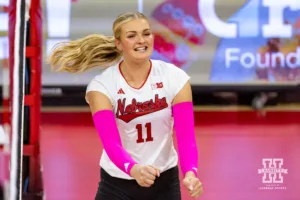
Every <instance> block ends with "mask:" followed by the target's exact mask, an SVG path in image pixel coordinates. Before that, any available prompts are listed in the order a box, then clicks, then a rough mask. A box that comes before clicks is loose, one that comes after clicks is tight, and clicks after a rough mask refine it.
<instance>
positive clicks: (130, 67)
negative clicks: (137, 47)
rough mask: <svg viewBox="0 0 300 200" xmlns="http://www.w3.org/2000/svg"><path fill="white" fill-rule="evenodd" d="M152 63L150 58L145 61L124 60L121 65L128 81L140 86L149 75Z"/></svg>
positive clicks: (134, 85) (132, 84)
mask: <svg viewBox="0 0 300 200" xmlns="http://www.w3.org/2000/svg"><path fill="white" fill-rule="evenodd" d="M150 67H151V63H150V61H149V60H147V61H144V62H139V63H135V62H130V61H127V60H124V61H123V62H122V64H121V66H120V68H121V71H122V74H123V76H124V78H125V79H126V81H127V82H128V83H129V84H130V85H131V86H133V87H137V88H139V87H140V85H142V84H143V83H144V82H145V80H146V79H147V77H148V74H149V70H150Z"/></svg>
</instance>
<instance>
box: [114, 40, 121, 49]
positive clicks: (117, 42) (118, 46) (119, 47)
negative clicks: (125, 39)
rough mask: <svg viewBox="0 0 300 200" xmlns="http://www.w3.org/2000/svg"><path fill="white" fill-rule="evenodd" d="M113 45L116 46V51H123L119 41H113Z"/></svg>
mask: <svg viewBox="0 0 300 200" xmlns="http://www.w3.org/2000/svg"><path fill="white" fill-rule="evenodd" d="M115 45H116V47H117V49H118V50H119V51H122V50H123V48H122V44H121V41H120V40H118V39H115Z"/></svg>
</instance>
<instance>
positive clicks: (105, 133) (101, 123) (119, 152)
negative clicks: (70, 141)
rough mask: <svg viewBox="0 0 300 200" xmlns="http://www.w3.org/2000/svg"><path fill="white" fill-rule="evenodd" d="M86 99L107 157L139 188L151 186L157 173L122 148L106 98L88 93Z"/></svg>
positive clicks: (102, 95)
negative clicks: (137, 184)
mask: <svg viewBox="0 0 300 200" xmlns="http://www.w3.org/2000/svg"><path fill="white" fill-rule="evenodd" d="M86 99H87V102H89V106H90V109H91V113H92V117H93V121H94V125H95V128H96V130H97V132H98V135H99V137H100V139H101V141H102V144H103V147H104V149H105V151H106V153H107V155H108V157H109V158H110V159H111V161H112V162H113V163H114V164H115V165H116V166H117V167H118V168H119V169H121V170H122V171H124V172H125V173H126V174H128V175H129V176H132V177H133V178H135V179H136V181H137V182H138V183H139V184H140V185H141V186H145V187H147V186H151V185H152V184H153V183H154V179H155V176H153V174H156V173H157V172H156V170H155V169H154V168H153V167H150V166H143V167H141V166H140V165H138V164H137V162H136V161H134V160H133V158H132V157H131V156H130V155H129V153H128V152H127V151H126V150H125V149H124V148H123V146H122V142H121V137H120V134H119V131H118V128H117V124H116V119H115V115H114V113H113V109H112V105H111V102H110V100H109V99H108V97H107V96H106V95H104V94H102V93H101V92H97V91H90V92H88V93H87V95H86ZM153 169H154V170H153ZM145 170H146V171H145ZM144 171H145V172H144ZM151 174H152V175H151ZM148 179H149V180H148ZM150 180H152V181H150Z"/></svg>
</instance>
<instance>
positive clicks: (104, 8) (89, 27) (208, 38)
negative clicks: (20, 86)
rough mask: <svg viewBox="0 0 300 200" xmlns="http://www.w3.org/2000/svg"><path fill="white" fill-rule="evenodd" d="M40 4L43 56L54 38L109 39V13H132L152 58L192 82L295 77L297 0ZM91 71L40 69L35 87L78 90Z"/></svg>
mask: <svg viewBox="0 0 300 200" xmlns="http://www.w3.org/2000/svg"><path fill="white" fill-rule="evenodd" d="M43 7H44V44H45V48H44V52H45V55H44V57H46V55H47V54H48V52H49V51H50V49H51V48H52V47H53V45H54V44H55V43H57V42H59V41H65V40H69V39H78V38H80V37H84V36H86V35H88V34H91V33H102V34H106V35H112V23H113V21H114V20H115V18H116V17H117V15H119V14H120V13H122V12H126V11H136V10H139V11H141V12H143V13H144V14H145V15H146V16H148V17H149V19H150V22H151V25H152V28H153V33H154V35H155V45H154V48H155V49H154V53H153V56H152V58H153V59H161V60H165V61H167V62H171V63H174V64H175V65H177V66H178V67H180V68H182V69H184V70H185V71H186V72H187V73H188V74H189V75H190V76H191V77H192V84H193V85H203V84H205V85H207V84H208V85H209V84H239V85H243V84H247V85H249V84H250V85H252V84H276V85H278V84H279V85H281V84H284V85H286V84H297V83H298V82H299V80H300V1H299V0H284V1H275V0H248V1H247V0H239V1H237V0H188V1H186V0H165V1H163V0H101V1H99V0H43ZM1 15H3V16H5V14H3V13H2V14H0V17H1ZM2 19H5V17H2V18H1V20H2ZM1 23H2V21H1ZM1 23H0V29H1V28H2V29H3V28H4V29H5V27H6V26H5V25H1ZM0 31H1V30H0ZM0 41H2V40H0ZM3 41H4V40H3ZM2 46H4V45H0V47H2ZM1 52H3V50H0V56H1V55H4V54H1ZM99 70H100V69H93V70H91V71H89V72H86V73H84V74H81V75H70V74H64V73H53V72H51V71H50V69H49V66H48V65H46V64H44V67H43V85H52V86H53V85H57V86H60V85H86V84H87V83H88V82H89V81H90V80H91V78H92V77H94V76H95V75H96V74H97V73H99Z"/></svg>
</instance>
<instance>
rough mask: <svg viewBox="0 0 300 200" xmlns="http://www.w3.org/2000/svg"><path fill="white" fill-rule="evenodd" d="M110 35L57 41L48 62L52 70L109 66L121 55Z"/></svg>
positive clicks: (78, 70) (82, 70)
mask: <svg viewBox="0 0 300 200" xmlns="http://www.w3.org/2000/svg"><path fill="white" fill-rule="evenodd" d="M114 41H115V38H114V37H112V36H103V35H97V34H93V35H89V36H87V37H84V38H81V39H78V40H73V41H68V42H61V43H58V44H57V45H56V46H55V47H54V49H53V51H52V52H51V55H50V56H49V57H48V60H47V61H48V63H49V64H50V65H51V68H52V69H53V70H54V71H59V72H70V73H80V72H84V71H87V70H89V69H91V68H93V67H109V66H110V65H113V64H116V63H117V62H118V61H119V60H120V59H121V57H122V55H121V52H119V50H118V49H117V47H116V45H115V43H114Z"/></svg>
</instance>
